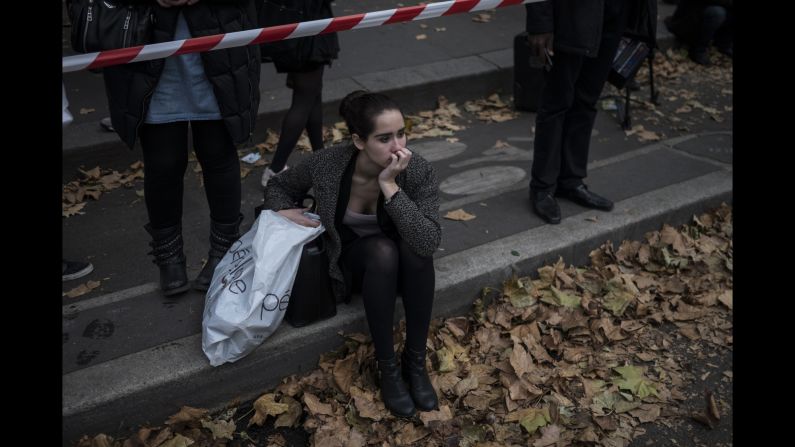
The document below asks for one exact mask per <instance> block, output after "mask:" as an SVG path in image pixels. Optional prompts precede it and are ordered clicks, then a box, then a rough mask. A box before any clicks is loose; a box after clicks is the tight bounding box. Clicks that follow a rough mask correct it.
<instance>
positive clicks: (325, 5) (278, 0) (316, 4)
mask: <svg viewBox="0 0 795 447" xmlns="http://www.w3.org/2000/svg"><path fill="white" fill-rule="evenodd" d="M257 8H258V11H257V14H258V23H259V26H260V27H263V28H265V27H271V26H278V25H284V24H289V23H297V22H308V21H311V20H320V19H327V18H331V17H334V14H333V12H332V11H331V1H330V0H267V1H257ZM339 50H340V48H339V39H338V38H337V33H329V34H323V35H319V36H307V37H301V38H298V39H288V40H282V41H279V42H270V43H264V44H262V45H261V46H260V51H261V54H262V61H263V62H273V64H274V66H275V67H276V71H277V72H279V73H290V72H294V73H301V72H307V71H313V70H316V69H317V68H318V66H319V65H331V61H332V60H333V59H336V58H337V55H338V53H339Z"/></svg>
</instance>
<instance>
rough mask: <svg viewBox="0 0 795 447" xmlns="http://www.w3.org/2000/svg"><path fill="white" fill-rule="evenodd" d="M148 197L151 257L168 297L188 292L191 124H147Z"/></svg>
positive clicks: (143, 136)
mask: <svg viewBox="0 0 795 447" xmlns="http://www.w3.org/2000/svg"><path fill="white" fill-rule="evenodd" d="M140 137H141V147H142V149H143V155H144V197H145V202H146V210H147V213H148V214H149V223H147V224H146V225H145V226H144V228H146V231H147V232H148V233H149V234H150V235H151V236H152V242H150V244H149V245H150V246H151V247H152V251H151V252H149V254H151V255H153V256H154V263H155V264H157V266H158V268H159V270H160V289H161V290H162V291H163V293H164V294H165V295H166V296H171V295H176V294H178V293H182V292H185V291H186V290H188V277H187V273H186V271H185V262H186V261H185V255H184V253H183V245H184V244H183V241H182V225H181V224H182V191H183V177H184V176H185V169H186V168H187V166H188V123H187V122H177V123H167V124H143V125H142V126H141V130H140Z"/></svg>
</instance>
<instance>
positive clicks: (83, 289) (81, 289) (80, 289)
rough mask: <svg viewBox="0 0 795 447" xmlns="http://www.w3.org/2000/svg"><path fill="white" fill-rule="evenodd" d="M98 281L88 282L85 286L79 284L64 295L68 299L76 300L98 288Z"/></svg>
mask: <svg viewBox="0 0 795 447" xmlns="http://www.w3.org/2000/svg"><path fill="white" fill-rule="evenodd" d="M99 284H100V281H88V282H86V283H85V284H80V285H79V286H77V287H75V288H74V289H72V290H70V291H68V292H66V293H65V295H66V296H67V297H69V298H77V297H78V296H82V295H85V294H86V293H88V292H90V291H92V290H94V289H96V288H97V287H99Z"/></svg>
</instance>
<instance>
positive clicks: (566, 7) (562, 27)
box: [525, 0, 657, 57]
mask: <svg viewBox="0 0 795 447" xmlns="http://www.w3.org/2000/svg"><path fill="white" fill-rule="evenodd" d="M626 4H627V7H628V8H629V9H628V15H627V24H628V25H627V33H626V34H628V35H632V36H634V37H637V38H639V39H641V40H643V41H645V42H647V43H648V44H649V45H651V46H654V45H655V43H656V29H657V0H626ZM525 8H526V10H527V22H526V25H527V27H526V30H527V32H528V33H529V34H541V33H554V35H555V38H554V41H553V44H554V46H555V50H556V51H557V50H560V51H563V52H566V53H572V54H579V55H583V56H588V57H596V56H597V55H598V54H599V42H600V41H601V40H602V22H603V16H604V9H605V1H604V0H547V1H543V2H537V3H530V4H527V5H525Z"/></svg>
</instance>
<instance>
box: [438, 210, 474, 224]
mask: <svg viewBox="0 0 795 447" xmlns="http://www.w3.org/2000/svg"><path fill="white" fill-rule="evenodd" d="M476 217H477V216H476V215H474V214H469V213H467V212H466V211H464V210H463V209H462V208H459V209H457V210H454V211H448V212H447V214H445V215H444V218H445V219H450V220H459V221H464V222H465V221H467V220H472V219H474V218H476Z"/></svg>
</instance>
